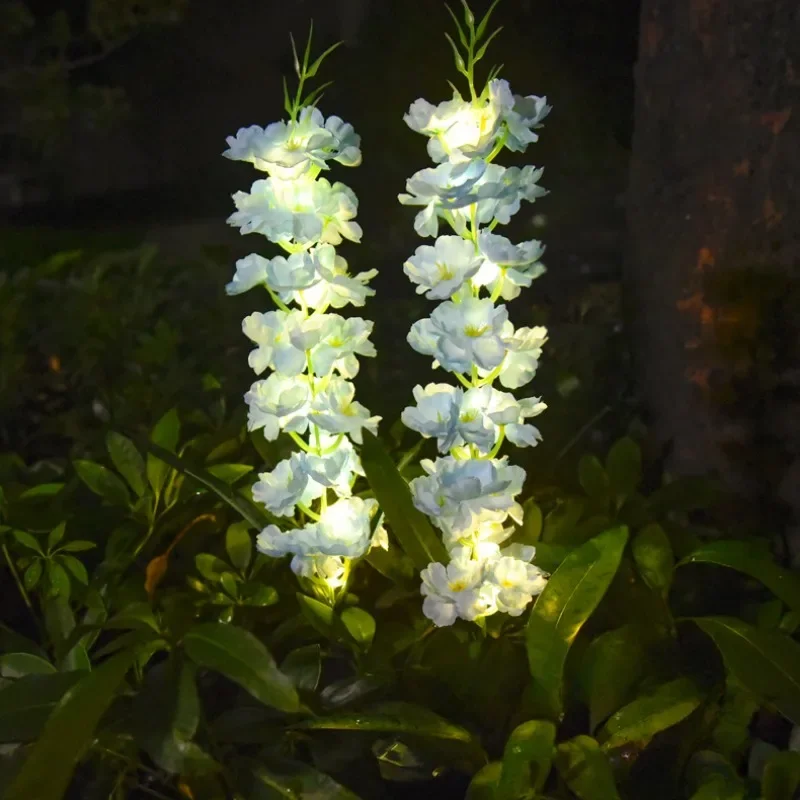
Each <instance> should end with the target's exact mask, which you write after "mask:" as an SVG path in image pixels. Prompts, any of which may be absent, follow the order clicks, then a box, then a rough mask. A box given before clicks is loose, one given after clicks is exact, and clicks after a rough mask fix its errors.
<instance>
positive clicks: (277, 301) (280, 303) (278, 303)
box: [264, 283, 291, 314]
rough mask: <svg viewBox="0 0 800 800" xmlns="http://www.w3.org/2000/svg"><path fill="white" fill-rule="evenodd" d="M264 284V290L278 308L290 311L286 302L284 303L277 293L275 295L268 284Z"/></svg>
mask: <svg viewBox="0 0 800 800" xmlns="http://www.w3.org/2000/svg"><path fill="white" fill-rule="evenodd" d="M264 286H265V287H266V290H267V291H268V292H269V296H270V297H271V298H272V302H273V303H275V305H276V306H278V308H279V309H280V310H281V311H285V312H286V313H287V314H288V313H289V312H290V311H291V309H290V308H289V306H287V305H286V303H284V302H283V300H281V299H280V297H278V295H276V294H275V292H273V291H272V289H270V288H269V286H267V284H266V283H265V284H264Z"/></svg>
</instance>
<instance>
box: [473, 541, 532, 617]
mask: <svg viewBox="0 0 800 800" xmlns="http://www.w3.org/2000/svg"><path fill="white" fill-rule="evenodd" d="M535 552H536V551H535V548H533V547H530V546H528V547H525V546H522V545H512V546H511V547H507V548H505V549H504V550H501V551H500V553H499V556H498V557H497V558H496V559H494V560H491V561H489V562H488V563H487V569H486V579H487V581H488V582H489V583H491V584H493V585H494V586H495V587H496V589H497V591H496V593H495V602H496V604H497V610H498V611H501V612H503V613H504V614H509V615H510V616H512V617H518V616H519V615H520V614H522V612H523V611H524V610H525V609H526V608H527V606H528V604H529V603H530V602H531V600H533V597H534V596H535V595H538V594H541V592H542V590H543V589H544V587H545V586H546V585H547V576H546V574H545V573H544V572H543V571H542V570H540V569H539V567H536V566H534V565H533V564H531V563H529V562H530V561H531V559H532V558H533V556H534V554H535Z"/></svg>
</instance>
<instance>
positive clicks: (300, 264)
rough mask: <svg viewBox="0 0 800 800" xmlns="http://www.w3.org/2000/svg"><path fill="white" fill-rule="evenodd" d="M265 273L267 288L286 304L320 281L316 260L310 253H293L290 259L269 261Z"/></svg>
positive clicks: (277, 258) (279, 257)
mask: <svg viewBox="0 0 800 800" xmlns="http://www.w3.org/2000/svg"><path fill="white" fill-rule="evenodd" d="M265 271H266V284H267V286H269V288H270V289H272V291H273V292H275V294H276V295H278V297H279V298H280V299H281V300H282V301H283V302H284V303H288V302H289V301H290V300H291V299H293V298H294V297H295V296H296V295H297V293H298V292H302V291H304V290H305V289H308V288H309V287H311V286H313V285H314V284H315V283H316V282H317V280H318V278H317V270H316V267H315V264H314V258H313V256H312V255H311V254H310V253H309V252H308V251H303V252H301V253H292V254H291V255H290V256H289V257H288V258H286V257H285V256H275V257H274V258H271V259H269V261H267V264H266V268H265Z"/></svg>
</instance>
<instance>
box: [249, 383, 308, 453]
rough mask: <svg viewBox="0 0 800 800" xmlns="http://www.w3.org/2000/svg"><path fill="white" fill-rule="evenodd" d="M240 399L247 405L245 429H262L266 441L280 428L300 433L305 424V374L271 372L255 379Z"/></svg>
mask: <svg viewBox="0 0 800 800" xmlns="http://www.w3.org/2000/svg"><path fill="white" fill-rule="evenodd" d="M244 401H245V403H247V405H248V406H249V409H248V414H247V430H249V431H255V430H258V429H262V430H263V431H264V438H265V439H267V440H268V441H270V442H271V441H274V440H275V439H277V438H278V434H279V433H280V432H281V431H287V432H288V431H294V432H295V433H304V432H305V431H306V429H307V428H308V414H309V411H310V410H311V405H310V401H311V387H310V386H309V382H308V378H307V377H305V376H295V377H291V378H287V377H286V376H284V375H281V374H280V373H277V372H275V373H273V374H272V375H270V376H269V377H268V378H267V379H266V380H263V381H256V382H255V383H254V384H253V385H252V386H251V387H250V390H249V391H248V392H246V393H245V396H244Z"/></svg>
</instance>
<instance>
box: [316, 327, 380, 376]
mask: <svg viewBox="0 0 800 800" xmlns="http://www.w3.org/2000/svg"><path fill="white" fill-rule="evenodd" d="M309 320H310V321H313V324H315V325H316V326H317V327H318V330H319V339H318V342H319V344H318V345H317V346H316V347H315V348H314V350H313V352H312V353H311V362H312V366H313V370H314V374H315V375H317V376H319V377H324V376H326V375H327V374H328V373H329V372H330V371H331V370H332V369H335V370H336V371H337V372H339V374H340V375H342V376H343V377H345V378H354V377H355V376H356V375H357V374H358V359H357V358H356V356H367V357H372V356H374V355H375V354H376V351H375V346H374V345H373V344H372V342H370V341H369V335H370V333H372V326H373V324H374V323H373V322H372V320H365V319H361V317H348V318H347V319H345V318H344V317H341V316H339V315H338V314H314V315H313V316H312V317H310V318H309Z"/></svg>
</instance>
